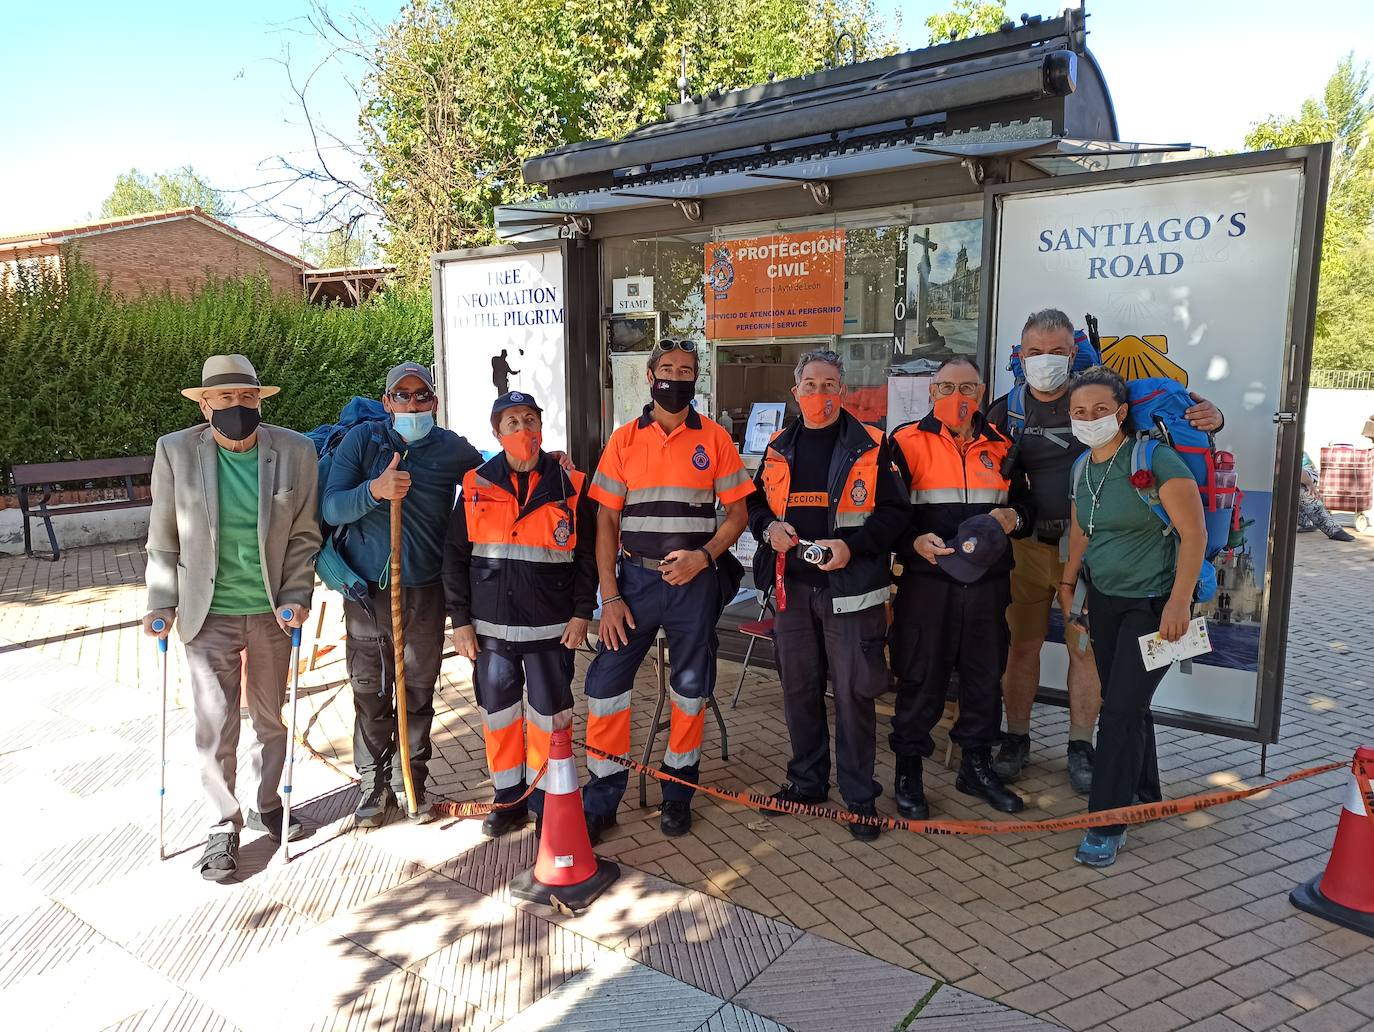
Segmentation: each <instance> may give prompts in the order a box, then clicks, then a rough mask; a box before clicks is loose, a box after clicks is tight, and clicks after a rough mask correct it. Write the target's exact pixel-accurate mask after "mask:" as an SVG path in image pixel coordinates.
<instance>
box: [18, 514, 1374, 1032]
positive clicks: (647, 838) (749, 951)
mask: <svg viewBox="0 0 1374 1032" xmlns="http://www.w3.org/2000/svg"><path fill="white" fill-rule="evenodd" d="M142 569H143V558H142V555H141V552H140V550H139V547H138V545H137V544H124V545H106V546H99V547H93V548H84V549H72V550H70V551H68V552H65V553H64V554H63V557H62V559H61V561H60V562H57V563H46V562H38V561H34V560H25V559H23V558H7V559H0V690H2V691H3V692H4V693H5V695H4V697H5V701H6V705H5V719H4V721H3V723H0V784H3V786H4V792H5V798H6V799H8V800H10V801H11V803H12V806H11V813H12V815H13V817H15V818H17V819H16V820H12V822H11V829H10V833H9V834H7V835H6V836H5V847H4V848H3V849H2V850H0V1013H2V1014H4V1015H6V1018H5V1024H6V1026H7V1027H11V1028H16V1029H25V1030H30V1029H49V1028H50V1029H63V1030H66V1029H102V1028H118V1029H140V1030H142V1029H149V1030H152V1029H185V1030H193V1029H234V1028H238V1029H244V1030H255V1029H272V1028H280V1029H291V1030H295V1029H316V1028H318V1029H334V1028H338V1029H378V1030H384V1029H385V1030H389V1029H416V1030H419V1029H479V1030H486V1029H498V1028H499V1029H502V1030H535V1029H554V1028H559V1029H569V1030H608V1032H609V1030H655V1032H656V1030H682V1032H693V1030H712V1032H774V1030H780V1029H793V1030H796V1032H808V1030H817V1032H820V1030H831V1029H834V1030H862V1032H867V1030H870V1029H871V1030H883V1029H893V1028H897V1027H907V1028H911V1029H913V1030H917V1032H924V1030H933V1029H946V1028H950V1029H953V1028H957V1029H959V1030H960V1032H977V1030H982V1029H988V1030H1015V1029H1035V1028H1053V1027H1067V1028H1070V1029H1076V1030H1077V1029H1092V1028H1100V1029H1113V1030H1117V1032H1128V1030H1142V1032H1155V1030H1168V1029H1176V1028H1195V1029H1203V1030H1209V1032H1210V1030H1218V1032H1219V1030H1233V1029H1251V1030H1260V1029H1271V1028H1273V1029H1279V1030H1284V1032H1287V1030H1297V1032H1317V1030H1327V1029H1330V1030H1355V1029H1365V1028H1371V1027H1374V940H1370V939H1368V938H1365V937H1362V936H1359V935H1356V934H1354V933H1352V932H1348V931H1345V930H1342V929H1339V928H1337V927H1335V926H1333V925H1331V924H1329V923H1327V922H1324V921H1322V920H1320V919H1317V918H1313V917H1310V916H1308V915H1306V914H1302V913H1300V912H1298V911H1296V910H1295V909H1294V908H1293V907H1292V906H1291V905H1290V904H1289V902H1288V899H1287V895H1288V892H1289V890H1290V889H1291V888H1292V887H1293V886H1294V885H1296V884H1297V883H1299V882H1301V881H1304V880H1306V879H1308V878H1310V877H1312V876H1313V875H1315V874H1318V873H1320V871H1321V870H1322V869H1323V866H1324V864H1325V861H1326V857H1327V853H1328V851H1329V849H1330V846H1331V842H1332V838H1333V836H1334V831H1335V826H1336V821H1337V817H1338V814H1339V807H1340V804H1341V798H1342V790H1343V789H1344V786H1345V779H1346V775H1345V773H1343V772H1334V773H1331V774H1327V775H1324V776H1320V777H1317V778H1313V779H1310V780H1307V781H1303V782H1299V783H1296V784H1293V785H1290V786H1286V787H1284V788H1282V789H1278V790H1276V791H1274V792H1271V793H1264V794H1262V795H1260V796H1258V797H1256V798H1255V799H1253V800H1249V801H1244V802H1238V803H1232V804H1228V805H1226V806H1223V807H1219V808H1216V809H1213V810H1208V811H1203V812H1200V813H1195V814H1190V815H1187V816H1184V817H1178V818H1174V819H1171V820H1168V821H1161V822H1157V823H1154V824H1150V825H1147V826H1144V827H1141V828H1138V829H1132V832H1131V840H1130V844H1129V845H1128V847H1127V849H1126V850H1125V851H1124V852H1123V854H1122V856H1121V859H1120V860H1119V861H1118V863H1117V864H1116V866H1115V867H1113V868H1111V869H1109V870H1107V871H1094V870H1089V869H1087V868H1083V867H1079V866H1077V865H1075V864H1074V863H1072V861H1071V859H1070V856H1071V853H1072V850H1073V847H1074V845H1075V844H1076V842H1077V838H1078V835H1077V834H1076V833H1062V834H1046V833H1041V834H1038V835H1014V836H997V837H977V838H950V837H927V836H920V835H913V834H908V833H885V834H884V835H883V836H882V838H881V839H879V841H878V842H877V843H876V844H872V845H868V844H862V843H859V842H856V841H854V840H853V839H852V838H851V837H850V835H849V833H848V831H847V830H846V829H845V828H844V826H842V825H839V824H831V823H827V822H823V821H818V820H813V819H803V818H796V817H788V816H782V815H778V814H768V813H760V812H756V811H753V810H750V809H748V808H746V807H743V806H739V805H734V804H723V803H718V802H716V801H714V800H711V799H708V798H699V799H698V801H697V803H696V804H695V812H696V817H697V819H696V823H695V825H694V827H693V831H692V833H691V834H690V835H688V836H687V837H685V838H682V839H677V840H672V841H668V840H665V839H664V838H663V837H662V835H661V834H660V833H659V831H658V821H657V817H656V815H655V811H654V809H653V806H654V805H655V803H656V801H657V799H658V790H657V788H656V786H655V785H654V784H652V783H650V785H649V787H648V796H649V804H650V805H649V807H648V808H646V809H639V808H638V806H637V801H638V800H637V791H636V789H637V785H636V782H635V781H634V780H633V779H632V781H631V788H630V792H629V793H628V795H627V798H626V803H625V806H624V808H623V809H622V811H621V814H620V825H619V826H618V827H617V828H615V829H613V830H612V832H611V833H610V834H609V835H608V836H607V837H606V839H605V840H604V841H603V843H602V845H601V847H600V849H599V850H598V852H600V853H601V854H602V855H604V856H607V857H610V858H612V859H615V860H617V861H619V862H620V863H621V865H622V867H623V869H624V875H623V877H622V878H621V880H620V882H619V883H617V885H616V886H615V887H614V888H613V889H612V890H611V891H610V892H609V893H608V894H607V895H606V896H604V897H603V898H602V899H601V900H600V901H598V902H597V903H596V904H595V905H594V906H593V907H592V909H591V910H590V911H588V912H587V913H585V914H583V915H581V916H578V917H566V916H560V915H558V914H555V913H552V912H550V911H548V910H547V909H544V908H539V907H531V906H528V905H526V904H517V903H515V902H514V901H513V900H512V898H511V896H510V894H509V891H508V882H509V880H510V878H511V877H512V876H513V875H515V874H516V873H518V872H520V871H522V870H524V869H526V868H528V867H529V866H531V864H532V863H533V858H534V851H535V842H534V840H533V833H532V831H531V830H527V831H524V832H521V833H519V834H515V835H512V836H508V837H507V838H504V839H501V840H499V841H496V842H486V841H484V840H482V839H481V837H480V835H479V833H478V826H477V822H476V821H463V822H449V821H444V822H437V823H434V824H430V825H427V826H412V825H409V824H406V823H405V822H400V823H397V824H392V825H389V826H387V827H384V828H381V829H377V830H373V831H362V830H359V829H356V828H354V827H352V820H351V810H352V805H353V801H354V799H353V796H354V793H353V790H352V788H351V785H350V782H349V780H348V776H347V772H348V771H349V770H350V768H349V762H350V740H351V721H352V710H351V705H350V692H349V688H348V683H347V681H346V679H345V672H344V666H343V662H342V655H341V654H342V649H341V648H336V649H334V650H333V651H331V652H329V653H328V654H327V655H325V656H324V657H322V659H321V662H320V663H319V665H318V667H317V668H316V669H315V670H313V671H310V672H309V673H308V674H307V675H306V676H305V677H304V678H303V680H302V692H303V695H302V704H301V710H300V719H301V725H302V730H303V732H304V733H305V734H306V735H307V737H308V741H309V744H310V746H311V747H312V748H313V749H315V750H317V751H318V753H319V754H320V755H321V756H323V757H325V758H327V759H328V760H329V761H330V762H328V763H326V762H322V761H321V760H319V759H308V760H303V761H301V762H298V764H297V768H296V778H295V784H296V799H297V806H298V812H299V813H300V814H301V816H302V817H303V818H304V819H305V820H306V822H307V825H308V827H309V828H310V835H309V836H308V837H307V838H306V839H304V840H302V841H300V842H298V843H296V844H295V847H296V849H297V851H298V853H299V856H298V858H297V859H295V860H294V861H293V862H292V863H291V864H290V865H289V866H285V867H283V866H282V865H281V864H280V863H279V862H277V861H275V860H274V859H273V857H272V848H271V845H272V844H271V842H270V840H267V839H265V838H261V837H254V833H251V832H250V833H248V834H247V835H246V836H245V843H244V847H243V851H242V856H241V866H240V869H239V873H238V878H237V881H236V882H233V883H230V884H226V885H213V884H210V883H206V882H203V881H202V880H201V879H200V878H199V877H197V876H196V874H195V873H194V871H193V870H192V861H193V860H194V859H195V858H196V856H197V855H198V853H199V849H200V846H201V844H202V834H203V828H204V826H205V824H206V823H207V821H206V811H205V808H204V807H203V805H202V803H201V800H200V789H199V784H198V778H197V775H196V772H195V754H194V749H193V746H192V741H191V731H190V722H189V714H188V713H187V712H186V711H185V709H184V708H182V707H181V705H180V700H181V699H182V697H183V696H184V695H185V692H184V691H183V690H182V688H183V686H184V677H185V673H184V669H183V666H182V662H181V656H180V649H179V647H177V646H175V645H174V647H173V648H172V650H171V651H170V653H169V656H170V663H169V673H170V681H171V685H172V693H173V696H174V702H176V703H177V705H175V706H174V708H173V709H172V711H171V714H170V717H169V769H168V784H169V788H168V794H167V814H168V828H169V850H170V851H171V852H173V853H174V854H175V855H174V856H173V857H172V858H171V859H169V860H167V861H165V862H159V860H158V859H157V850H156V813H157V805H156V804H157V748H158V741H157V737H158V716H157V708H158V691H159V686H160V667H159V665H158V656H157V652H156V649H155V648H154V647H153V645H152V644H151V643H150V642H149V641H148V639H146V638H144V637H143V636H142V635H141V633H140V629H139V626H138V621H139V618H140V616H141V615H142V610H143V592H142ZM1372 575H1374V540H1371V539H1368V538H1366V539H1363V540H1361V541H1359V542H1357V543H1355V544H1350V545H1342V544H1338V543H1332V542H1328V541H1327V540H1326V539H1325V538H1323V537H1321V536H1320V535H1305V536H1302V537H1300V538H1299V540H1298V549H1297V563H1296V580H1295V587H1294V600H1293V611H1292V620H1291V631H1290V637H1289V649H1288V662H1287V682H1286V691H1285V702H1284V709H1283V727H1282V732H1281V740H1280V742H1279V743H1278V744H1277V745H1275V746H1273V747H1271V748H1270V750H1269V770H1270V773H1271V775H1274V776H1281V775H1283V774H1286V773H1289V772H1291V771H1293V770H1295V769H1298V768H1301V767H1305V766H1310V765H1313V764H1317V763H1320V762H1323V761H1327V760H1332V759H1338V760H1348V759H1349V758H1350V756H1351V754H1352V753H1353V751H1354V749H1355V747H1356V746H1358V745H1360V744H1367V743H1368V742H1369V741H1371V739H1374V667H1371V660H1374V631H1371V626H1374V621H1371V618H1370V587H1371V584H1374V577H1372ZM324 598H326V595H325V594H324V593H323V591H320V592H318V593H317V595H316V601H317V603H318V602H319V601H320V600H322V599H324ZM337 609H338V606H337V602H336V601H335V602H332V603H331V605H330V610H331V611H330V612H327V614H326V620H325V630H324V633H323V635H322V639H321V640H322V642H323V643H324V644H328V643H330V642H333V641H334V640H336V638H337V633H338V620H337V616H338V613H337ZM311 623H312V626H311V628H310V630H313V624H314V621H313V620H312V622H311ZM310 638H311V636H310V635H307V651H308V647H309V644H310ZM467 672H468V669H467V665H466V663H465V662H464V661H462V660H460V659H458V658H456V657H452V656H450V657H449V658H448V659H447V660H446V662H445V666H444V677H443V681H442V684H441V691H440V700H439V703H438V716H437V718H436V728H435V739H436V747H437V750H438V756H437V758H436V762H435V765H434V780H435V788H436V792H437V794H438V795H440V796H443V797H445V798H448V799H454V800H461V799H476V800H485V799H487V798H488V797H489V792H490V788H489V785H488V784H487V781H486V777H485V773H484V755H483V750H482V745H481V737H480V733H479V730H478V724H479V718H478V715H477V711H476V707H475V705H474V703H473V700H472V691H471V685H470V682H469V681H468V680H467ZM737 677H738V667H737V666H734V665H732V664H728V663H722V666H721V676H720V686H721V687H720V694H721V695H722V696H723V699H722V704H723V705H725V706H726V709H725V714H726V721H727V725H728V730H729V759H728V760H724V759H722V757H721V755H720V753H721V750H720V741H719V736H718V731H717V729H716V727H715V724H714V722H712V721H708V723H707V737H706V756H705V759H704V760H703V764H702V779H703V781H705V782H707V783H710V784H713V785H718V786H720V787H724V788H728V789H732V790H742V791H745V790H747V791H764V792H767V791H771V790H773V789H774V788H776V785H777V782H778V781H779V780H780V779H781V776H782V765H783V763H784V762H785V757H786V754H787V736H786V730H785V728H784V726H783V722H782V712H781V693H780V689H779V686H778V684H777V681H776V678H775V676H774V675H773V674H772V673H771V672H769V671H756V672H751V673H750V674H749V675H748V677H747V679H746V682H745V688H744V693H743V696H742V699H741V702H740V705H739V708H738V709H735V710H730V709H729V708H728V696H729V694H730V693H731V692H732V691H733V688H734V684H735V681H736V679H737ZM655 692H656V677H655V673H654V670H653V667H652V665H651V664H648V663H646V665H645V668H644V670H643V671H642V674H641V678H640V684H639V688H638V690H637V702H636V711H635V715H636V723H635V744H636V749H637V750H638V749H639V748H642V743H643V740H644V735H645V733H646V730H647V725H648V721H649V716H650V714H651V712H652V704H653V701H654V696H655ZM580 722H581V714H580V713H579V726H580ZM1067 732H1068V721H1067V714H1066V713H1065V712H1064V711H1062V710H1059V709H1055V708H1049V707H1037V712H1036V722H1035V729H1034V733H1035V741H1036V752H1035V753H1034V754H1033V757H1032V759H1033V765H1032V767H1031V769H1030V771H1029V773H1028V776H1027V777H1026V778H1025V779H1024V780H1023V781H1021V782H1019V783H1018V785H1017V787H1018V789H1019V790H1020V791H1022V792H1023V794H1025V795H1026V796H1027V799H1028V802H1029V803H1030V805H1029V806H1028V808H1027V810H1026V813H1025V816H1026V817H1027V818H1028V819H1040V818H1047V817H1052V816H1061V815H1067V814H1071V813H1075V812H1078V811H1080V810H1081V809H1082V808H1083V804H1084V801H1083V800H1082V799H1081V798H1079V797H1077V796H1075V795H1073V794H1072V793H1071V792H1070V791H1069V789H1068V787H1067V782H1066V777H1065V772H1064V758H1063V754H1064V743H1065V740H1066V737H1067ZM1159 737H1160V764H1161V768H1162V774H1163V776H1164V779H1165V790H1166V794H1167V795H1168V796H1171V797H1176V796H1180V795H1186V794H1191V793H1195V792H1201V791H1208V790H1213V789H1216V788H1219V787H1239V786H1244V785H1250V784H1255V783H1256V782H1258V781H1259V780H1260V779H1259V748H1258V747H1257V746H1252V745H1245V744H1241V743H1236V742H1232V741H1229V740H1226V739H1221V738H1216V737H1212V736H1208V735H1203V734H1196V733H1190V732H1181V731H1174V730H1171V729H1163V728H1162V729H1161V730H1160V735H1159ZM246 738H247V734H246V733H245V740H246ZM302 755H303V754H302ZM879 759H880V764H881V770H880V774H879V776H880V778H881V779H882V780H883V781H884V782H885V783H886V784H887V785H888V786H889V787H890V783H891V778H892V769H891V763H890V756H888V755H887V750H886V748H885V747H884V748H881V749H880V750H879ZM927 784H928V786H929V789H930V795H931V800H932V803H933V806H934V808H935V809H936V811H937V816H940V817H950V818H975V817H976V818H988V817H992V816H996V815H994V814H993V813H992V812H991V811H990V810H989V809H988V808H986V807H984V806H982V805H974V804H973V802H972V801H971V800H969V799H968V797H965V796H961V795H959V794H958V793H956V792H955V791H954V789H953V772H952V771H949V770H944V769H940V770H938V771H936V772H933V773H931V774H929V775H928V779H927ZM244 788H245V786H243V785H240V790H241V792H242V791H243V790H244ZM835 799H836V802H838V798H837V797H835ZM14 804H17V805H14ZM879 810H880V812H883V813H888V814H893V813H894V812H895V811H894V810H893V806H892V801H891V799H890V798H885V799H882V800H880V801H879Z"/></svg>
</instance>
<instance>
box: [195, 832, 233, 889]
mask: <svg viewBox="0 0 1374 1032" xmlns="http://www.w3.org/2000/svg"><path fill="white" fill-rule="evenodd" d="M196 869H197V870H199V871H200V876H201V877H202V878H204V879H205V880H206V881H213V882H222V881H224V880H225V879H226V878H229V877H231V876H232V875H233V873H234V872H235V871H237V870H238V869H239V835H238V832H236V831H216V832H211V833H210V837H209V838H208V839H206V841H205V852H203V853H201V854H200V859H199V860H197V861H196Z"/></svg>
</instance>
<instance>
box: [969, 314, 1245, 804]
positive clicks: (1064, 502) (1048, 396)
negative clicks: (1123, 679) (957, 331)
mask: <svg viewBox="0 0 1374 1032" xmlns="http://www.w3.org/2000/svg"><path fill="white" fill-rule="evenodd" d="M1019 359H1020V363H1021V366H1022V368H1023V370H1024V376H1025V382H1024V383H1023V384H1018V385H1017V387H1016V388H1015V389H1013V391H1011V392H1009V393H1008V394H1006V395H1004V396H1002V397H1001V398H998V399H997V400H996V401H995V402H993V404H992V406H991V408H990V409H989V410H988V421H989V422H990V423H992V424H993V425H995V426H997V427H999V428H1001V429H1003V430H1004V431H1006V433H1007V434H1008V435H1010V437H1011V438H1012V440H1013V441H1014V442H1015V446H1014V447H1013V449H1012V453H1011V456H1010V462H1011V463H1012V464H1013V465H1014V466H1015V468H1017V469H1019V470H1020V471H1021V472H1022V473H1024V475H1025V477H1026V479H1027V481H1028V482H1029V484H1030V491H1031V495H1032V497H1033V499H1034V512H1035V527H1034V529H1033V531H1032V533H1031V534H1030V535H1029V536H1027V537H1025V538H1022V539H1019V540H1014V541H1013V542H1012V551H1013V554H1014V556H1015V560H1016V565H1015V567H1014V568H1013V570H1012V574H1011V604H1010V606H1008V608H1007V624H1008V626H1009V627H1010V630H1011V648H1010V651H1009V654H1008V657H1007V668H1006V672H1005V674H1004V675H1003V678H1002V693H1003V700H1004V702H1005V704H1006V721H1007V730H1006V734H1005V735H1004V736H1003V743H1002V746H1001V748H1000V749H999V750H998V753H997V757H996V759H995V760H994V762H993V769H994V770H995V771H996V773H997V775H998V776H999V777H1001V778H1002V779H1003V780H1006V781H1012V780H1015V779H1016V778H1018V777H1019V776H1020V774H1021V770H1022V768H1023V767H1024V766H1025V765H1026V763H1027V761H1028V760H1029V758H1030V717H1031V706H1032V704H1033V703H1034V701H1035V692H1036V689H1037V688H1038V687H1039V685H1040V650H1041V648H1042V647H1043V646H1044V643H1045V636H1046V634H1047V632H1048V630H1049V620H1050V609H1051V607H1052V606H1053V605H1054V601H1055V595H1056V592H1057V591H1058V587H1059V581H1060V580H1061V579H1062V575H1063V569H1064V561H1065V558H1066V556H1065V551H1064V549H1065V548H1066V547H1067V543H1068V525H1069V504H1070V503H1069V488H1070V481H1071V477H1072V470H1073V464H1074V460H1075V459H1077V458H1078V456H1079V455H1081V454H1082V453H1083V451H1084V446H1083V445H1082V444H1081V443H1079V442H1078V441H1077V440H1076V439H1075V438H1074V436H1073V433H1072V431H1071V430H1070V428H1069V399H1068V389H1069V376H1070V374H1071V373H1072V372H1074V371H1075V370H1076V369H1079V368H1085V367H1087V366H1089V365H1095V364H1097V362H1098V361H1099V358H1098V357H1097V355H1096V352H1095V349H1093V348H1092V347H1091V345H1090V344H1086V343H1085V344H1083V345H1082V346H1080V344H1079V342H1078V341H1077V340H1076V339H1075V335H1074V327H1073V322H1072V321H1071V320H1070V319H1069V317H1068V316H1067V315H1065V314H1064V313H1063V312H1062V311H1060V310H1058V309H1055V308H1046V309H1044V310H1043V311H1039V312H1034V313H1032V314H1031V316H1030V317H1029V318H1028V319H1027V320H1026V324H1025V327H1024V328H1023V329H1022V331H1021V347H1020V355H1019ZM1192 399H1193V401H1194V402H1195V404H1194V405H1193V406H1192V407H1191V408H1189V409H1188V410H1187V412H1186V413H1185V414H1184V415H1185V416H1186V418H1187V420H1188V422H1189V423H1190V424H1191V425H1192V426H1193V427H1195V428H1196V429H1198V430H1201V431H1205V432H1209V433H1210V432H1215V431H1217V430H1220V429H1221V426H1222V423H1223V419H1222V414H1221V412H1220V410H1218V409H1217V407H1216V406H1215V405H1213V404H1212V403H1211V402H1209V401H1206V400H1204V399H1203V398H1201V397H1199V396H1198V395H1197V394H1193V395H1192ZM1064 636H1065V645H1066V647H1067V649H1068V655H1069V672H1068V693H1069V743H1068V768H1069V780H1070V782H1071V784H1072V785H1073V788H1074V791H1076V792H1079V793H1082V794H1085V795H1086V794H1087V792H1088V791H1089V789H1090V788H1091V787H1092V765H1093V744H1092V743H1093V729H1094V728H1095V727H1096V725H1097V714H1098V710H1099V709H1100V708H1101V706H1102V688H1101V685H1100V683H1099V682H1098V677H1097V670H1096V668H1095V667H1094V665H1093V655H1092V650H1091V647H1090V646H1089V644H1088V641H1087V636H1086V635H1084V634H1081V633H1080V632H1078V630H1077V628H1076V627H1073V626H1070V627H1068V628H1066V629H1065V632H1064Z"/></svg>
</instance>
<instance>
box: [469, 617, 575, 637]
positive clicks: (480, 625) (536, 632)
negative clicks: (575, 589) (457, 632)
mask: <svg viewBox="0 0 1374 1032" xmlns="http://www.w3.org/2000/svg"><path fill="white" fill-rule="evenodd" d="M567 627H568V625H567V624H566V623H561V624H545V625H544V626H542V627H520V626H518V625H515V624H494V623H487V622H486V621H485V620H474V621H472V629H473V630H474V631H476V632H477V633H478V634H479V635H481V636H482V637H484V638H496V639H498V640H500V641H549V640H551V639H554V638H561V637H563V632H564V631H565V630H567Z"/></svg>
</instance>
